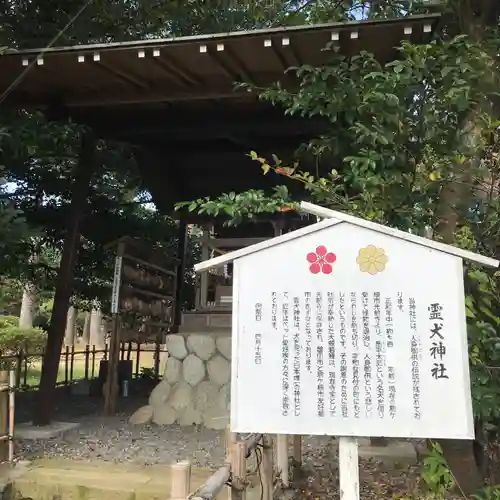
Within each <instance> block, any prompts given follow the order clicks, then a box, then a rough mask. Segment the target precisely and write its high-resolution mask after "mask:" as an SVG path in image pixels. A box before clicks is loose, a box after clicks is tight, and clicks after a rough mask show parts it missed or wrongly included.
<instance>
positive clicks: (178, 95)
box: [39, 84, 249, 108]
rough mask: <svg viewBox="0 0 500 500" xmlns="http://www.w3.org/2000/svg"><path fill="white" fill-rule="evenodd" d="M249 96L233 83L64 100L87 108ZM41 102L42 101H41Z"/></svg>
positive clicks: (68, 103)
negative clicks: (220, 85)
mask: <svg viewBox="0 0 500 500" xmlns="http://www.w3.org/2000/svg"><path fill="white" fill-rule="evenodd" d="M242 97H249V93H248V92H247V91H243V90H234V87H233V85H232V84H231V85H228V86H226V87H212V88H211V87H210V86H208V85H207V86H200V87H191V88H190V89H186V90H180V89H170V90H167V89H163V90H160V89H152V90H151V91H148V92H131V93H127V94H120V93H118V92H117V93H115V94H102V93H101V94H100V95H83V96H81V97H70V98H67V99H65V100H64V104H65V105H66V106H67V107H68V108H85V107H99V106H126V105H130V104H146V103H157V102H179V101H197V100H208V99H241V98H242ZM39 104H40V103H39Z"/></svg>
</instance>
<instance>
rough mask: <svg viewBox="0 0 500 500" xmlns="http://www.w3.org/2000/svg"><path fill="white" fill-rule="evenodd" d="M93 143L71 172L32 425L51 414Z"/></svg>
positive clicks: (88, 141)
mask: <svg viewBox="0 0 500 500" xmlns="http://www.w3.org/2000/svg"><path fill="white" fill-rule="evenodd" d="M94 154H95V139H94V137H93V136H92V135H91V134H87V133H84V134H83V135H82V141H81V151H80V158H79V160H78V163H77V165H76V168H75V176H74V181H73V185H72V196H71V198H72V199H71V207H70V214H69V219H68V222H67V228H68V229H67V231H66V236H65V238H64V246H63V251H62V256H61V262H60V264H59V272H58V275H57V281H56V290H55V295H54V307H53V309H52V315H51V318H50V326H49V331H48V335H47V345H46V348H45V354H44V357H43V363H42V374H41V378H40V390H39V392H38V398H37V401H36V404H35V405H34V408H33V423H34V424H35V425H48V424H49V423H50V421H51V419H52V414H53V412H54V406H55V405H54V403H55V402H54V395H55V387H56V382H57V374H58V371H59V361H60V357H61V349H62V345H63V341H64V331H65V327H66V314H67V312H68V306H69V301H70V299H71V295H72V293H73V279H74V275H75V267H76V263H77V260H78V250H79V248H80V226H81V223H82V220H83V217H84V215H85V207H86V204H87V196H88V191H89V186H90V181H91V178H92V175H93V173H94V170H95V161H94Z"/></svg>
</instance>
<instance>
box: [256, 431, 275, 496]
mask: <svg viewBox="0 0 500 500" xmlns="http://www.w3.org/2000/svg"><path fill="white" fill-rule="evenodd" d="M259 468H260V477H261V481H262V492H261V495H260V498H261V500H272V499H273V482H274V481H273V440H272V438H271V437H270V436H269V435H266V434H265V435H264V439H263V450H262V460H261V462H260V466H259Z"/></svg>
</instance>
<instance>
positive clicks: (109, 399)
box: [104, 243, 125, 415]
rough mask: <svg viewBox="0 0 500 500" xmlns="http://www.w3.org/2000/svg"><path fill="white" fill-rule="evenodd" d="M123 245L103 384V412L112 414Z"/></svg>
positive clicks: (117, 266)
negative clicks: (106, 369)
mask: <svg viewBox="0 0 500 500" xmlns="http://www.w3.org/2000/svg"><path fill="white" fill-rule="evenodd" d="M124 250H125V248H124V245H123V243H120V244H119V245H118V250H117V252H116V258H115V272H114V278H113V291H112V294H111V314H112V322H113V328H112V331H111V341H110V343H109V356H108V374H107V377H106V383H105V384H104V414H105V415H113V414H114V413H115V411H116V399H117V397H118V390H119V380H118V364H119V362H120V342H121V341H120V333H121V325H120V305H119V304H120V289H121V285H122V270H123V253H124Z"/></svg>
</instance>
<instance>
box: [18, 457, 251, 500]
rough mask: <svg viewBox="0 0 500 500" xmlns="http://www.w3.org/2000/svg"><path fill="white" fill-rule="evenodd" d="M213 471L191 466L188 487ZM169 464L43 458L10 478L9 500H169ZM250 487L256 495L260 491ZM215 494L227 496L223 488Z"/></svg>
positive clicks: (221, 496)
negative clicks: (23, 499)
mask: <svg viewBox="0 0 500 500" xmlns="http://www.w3.org/2000/svg"><path fill="white" fill-rule="evenodd" d="M211 474H212V471H210V470H208V469H201V468H193V469H192V475H191V491H195V490H196V489H197V488H199V487H200V486H201V485H202V484H203V483H204V482H205V481H206V480H207V479H208V478H209V477H210V475H211ZM170 477H171V476H170V467H169V466H167V465H153V466H139V465H137V466H134V465H124V464H113V463H110V462H104V461H92V462H83V461H78V460H63V459H42V460H37V461H35V462H34V463H33V464H32V465H31V466H29V467H27V468H26V470H25V471H24V472H23V474H22V475H20V476H19V477H15V478H13V480H12V487H11V488H9V496H8V498H9V500H15V499H19V498H31V499H33V500H55V499H63V500H90V499H91V500H168V499H169V498H170V488H171V484H170ZM253 490H255V488H253V489H252V491H250V492H249V493H250V494H249V496H248V498H250V499H252V498H255V499H257V498H258V497H257V494H259V497H260V491H259V492H257V491H253ZM218 498H221V499H224V500H225V499H226V498H228V495H227V489H225V490H224V491H223V492H222V493H221V494H220V495H219V496H218Z"/></svg>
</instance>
